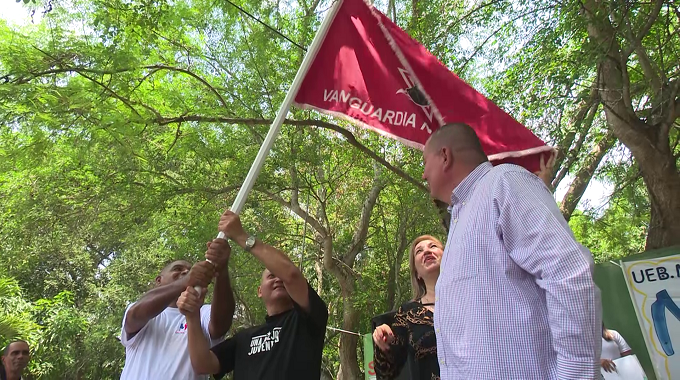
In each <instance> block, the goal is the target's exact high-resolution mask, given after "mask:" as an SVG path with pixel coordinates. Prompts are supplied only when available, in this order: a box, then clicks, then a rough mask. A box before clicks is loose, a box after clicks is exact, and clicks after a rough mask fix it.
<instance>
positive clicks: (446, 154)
mask: <svg viewBox="0 0 680 380" xmlns="http://www.w3.org/2000/svg"><path fill="white" fill-rule="evenodd" d="M439 154H440V156H441V159H442V166H443V169H444V170H445V171H446V170H449V169H451V167H452V166H453V151H451V149H449V148H448V147H446V146H443V147H442V148H441V150H440V151H439Z"/></svg>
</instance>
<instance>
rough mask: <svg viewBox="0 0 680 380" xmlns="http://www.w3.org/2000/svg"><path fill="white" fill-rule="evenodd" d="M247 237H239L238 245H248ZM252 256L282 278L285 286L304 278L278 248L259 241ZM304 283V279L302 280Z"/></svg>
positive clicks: (253, 249)
mask: <svg viewBox="0 0 680 380" xmlns="http://www.w3.org/2000/svg"><path fill="white" fill-rule="evenodd" d="M247 238H248V236H247V235H243V236H239V237H237V238H236V239H234V240H235V241H236V243H238V245H240V246H241V247H242V248H243V247H245V245H246V239H247ZM250 254H251V255H253V256H255V258H256V259H258V260H259V261H260V262H261V263H262V264H264V266H265V268H267V269H269V271H270V272H272V273H273V274H274V275H275V276H276V277H278V278H280V279H281V281H283V283H284V284H290V283H292V282H294V281H297V280H299V279H300V278H302V274H301V273H300V270H299V269H298V267H297V266H295V264H294V263H293V262H292V261H291V260H290V258H289V257H288V256H287V255H286V254H285V253H283V252H282V251H280V250H279V249H277V248H274V247H272V246H270V245H268V244H266V243H264V242H262V241H260V240H259V239H258V240H257V242H256V243H255V246H254V247H253V248H252V249H251V250H250ZM302 280H303V281H304V278H302Z"/></svg>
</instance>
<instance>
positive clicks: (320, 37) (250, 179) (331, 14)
mask: <svg viewBox="0 0 680 380" xmlns="http://www.w3.org/2000/svg"><path fill="white" fill-rule="evenodd" d="M342 1H343V0H335V2H334V4H333V5H332V6H331V8H330V10H329V11H328V14H326V17H325V18H324V20H323V22H322V23H321V26H320V27H319V30H318V31H317V32H316V36H314V40H312V44H311V45H310V46H309V50H308V51H307V54H306V55H305V58H304V59H303V60H302V65H300V68H299V69H298V72H297V74H296V75H295V79H294V80H293V84H291V86H290V89H289V90H288V93H287V94H286V98H285V99H284V100H283V103H281V107H280V108H279V111H278V113H277V114H276V118H275V119H274V121H273V122H272V125H271V127H270V128H269V132H268V133H267V136H266V137H265V139H264V143H263V144H262V146H261V147H260V151H259V152H257V156H256V157H255V161H254V162H253V165H252V166H251V167H250V171H249V172H248V175H247V176H246V179H245V181H243V185H241V189H240V190H239V192H238V195H237V196H236V199H235V200H234V204H233V205H232V206H231V211H233V212H234V213H236V214H240V213H241V211H242V210H243V206H244V205H245V203H246V198H248V195H249V194H250V191H251V190H252V189H253V186H254V185H255V181H256V180H257V177H258V176H259V175H260V171H261V170H262V166H264V161H265V159H266V158H267V155H268V154H269V151H270V150H271V148H272V146H273V145H274V141H275V140H276V137H277V136H278V135H279V132H280V131H281V126H282V125H283V122H284V120H285V119H286V116H287V115H288V110H289V109H290V106H291V105H292V104H293V101H294V100H295V95H297V92H298V90H299V89H300V86H301V85H302V81H303V80H304V78H305V75H307V71H309V67H310V66H311V65H312V62H313V61H314V58H315V57H316V54H317V53H318V52H319V48H320V47H321V44H322V43H323V41H324V39H325V38H326V34H327V33H328V29H330V27H331V24H332V23H333V20H334V19H335V16H336V15H337V13H338V10H339V9H340V6H342ZM217 238H218V239H226V237H225V235H224V234H223V233H222V231H220V232H219V234H218V235H217Z"/></svg>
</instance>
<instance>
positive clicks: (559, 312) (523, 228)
mask: <svg viewBox="0 0 680 380" xmlns="http://www.w3.org/2000/svg"><path fill="white" fill-rule="evenodd" d="M498 181H499V183H498V184H497V186H496V187H495V194H494V195H495V201H496V203H497V206H498V210H499V223H498V228H499V233H500V234H501V236H502V239H503V244H504V245H505V247H506V249H507V251H508V253H509V255H510V258H511V259H512V260H513V261H514V262H515V263H516V264H517V265H519V266H520V267H521V268H522V269H524V270H525V271H526V272H528V273H530V274H531V275H532V276H533V277H534V281H535V282H536V284H537V285H538V286H539V287H541V288H542V289H543V290H544V291H545V295H546V297H545V298H546V303H547V309H548V321H549V325H550V331H551V334H552V342H553V350H554V351H555V353H556V355H557V377H559V378H560V379H586V378H589V379H591V378H593V377H594V376H596V374H597V372H598V371H599V350H600V349H599V347H600V344H601V328H602V326H601V320H600V319H601V315H600V311H601V306H600V296H599V290H598V289H597V286H596V285H595V283H594V281H593V277H592V270H593V267H594V263H593V260H592V256H591V254H590V252H588V250H587V249H586V248H585V247H583V246H581V245H580V244H578V243H577V242H576V240H575V238H574V235H573V234H572V232H571V230H570V228H569V225H568V224H567V222H566V221H565V220H564V218H563V217H562V214H561V213H560V211H559V209H558V208H557V205H556V203H555V200H554V199H553V197H552V196H551V194H550V193H549V192H548V191H547V190H546V188H545V187H544V186H543V184H542V183H541V182H540V180H539V179H538V178H536V177H535V176H534V175H532V174H531V173H529V172H526V171H519V170H518V171H511V172H507V173H504V174H503V175H502V176H501V177H500V178H499V179H498Z"/></svg>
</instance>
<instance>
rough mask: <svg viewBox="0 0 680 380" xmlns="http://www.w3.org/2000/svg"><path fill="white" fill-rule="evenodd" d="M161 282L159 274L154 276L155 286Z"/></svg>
mask: <svg viewBox="0 0 680 380" xmlns="http://www.w3.org/2000/svg"><path fill="white" fill-rule="evenodd" d="M160 284H161V276H156V286H158V285H160Z"/></svg>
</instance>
